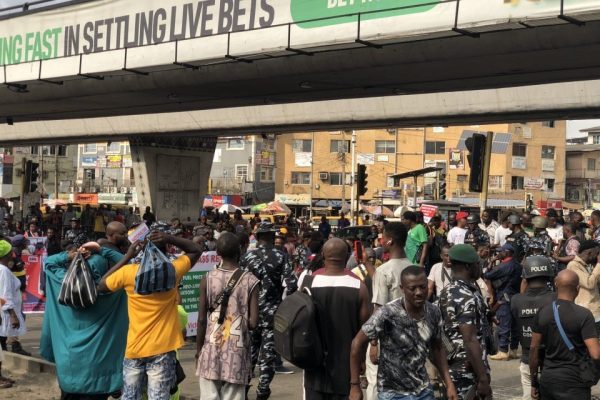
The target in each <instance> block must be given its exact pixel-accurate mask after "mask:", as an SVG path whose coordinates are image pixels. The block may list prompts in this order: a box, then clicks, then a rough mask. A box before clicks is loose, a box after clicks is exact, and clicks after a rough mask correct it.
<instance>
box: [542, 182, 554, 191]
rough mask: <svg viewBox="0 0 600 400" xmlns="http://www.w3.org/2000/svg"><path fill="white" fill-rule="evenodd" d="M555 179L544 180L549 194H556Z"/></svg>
mask: <svg viewBox="0 0 600 400" xmlns="http://www.w3.org/2000/svg"><path fill="white" fill-rule="evenodd" d="M554 181H555V180H554V179H544V186H545V187H546V190H547V191H549V192H554Z"/></svg>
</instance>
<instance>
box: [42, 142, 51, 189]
mask: <svg viewBox="0 0 600 400" xmlns="http://www.w3.org/2000/svg"><path fill="white" fill-rule="evenodd" d="M44 147H46V146H42V147H41V148H42V153H41V155H40V194H41V196H42V198H43V197H44ZM48 150H50V145H48Z"/></svg>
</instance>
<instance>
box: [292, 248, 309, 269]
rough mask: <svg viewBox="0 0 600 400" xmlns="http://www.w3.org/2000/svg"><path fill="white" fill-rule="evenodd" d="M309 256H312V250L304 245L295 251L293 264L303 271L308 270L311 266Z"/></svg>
mask: <svg viewBox="0 0 600 400" xmlns="http://www.w3.org/2000/svg"><path fill="white" fill-rule="evenodd" d="M309 256H310V249H309V248H308V247H306V246H304V245H303V244H301V245H300V246H298V247H296V250H294V255H293V256H292V263H293V266H294V268H299V269H302V270H305V269H306V268H308V264H309V260H308V257H309Z"/></svg>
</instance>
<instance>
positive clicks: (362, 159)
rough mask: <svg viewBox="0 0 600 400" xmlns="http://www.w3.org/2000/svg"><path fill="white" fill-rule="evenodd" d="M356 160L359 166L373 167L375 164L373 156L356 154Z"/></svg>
mask: <svg viewBox="0 0 600 400" xmlns="http://www.w3.org/2000/svg"><path fill="white" fill-rule="evenodd" d="M356 159H357V162H358V163H359V164H365V165H373V164H375V154H372V153H371V154H368V153H362V154H361V153H357V154H356Z"/></svg>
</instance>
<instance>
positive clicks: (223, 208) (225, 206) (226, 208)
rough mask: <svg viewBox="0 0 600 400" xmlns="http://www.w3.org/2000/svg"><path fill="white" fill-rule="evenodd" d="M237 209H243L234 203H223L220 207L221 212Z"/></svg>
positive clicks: (230, 211) (231, 211) (232, 211)
mask: <svg viewBox="0 0 600 400" xmlns="http://www.w3.org/2000/svg"><path fill="white" fill-rule="evenodd" d="M237 210H240V211H242V209H241V208H239V207H238V206H234V205H233V204H223V205H222V206H221V207H219V212H220V213H223V212H226V213H234V212H236V211H237Z"/></svg>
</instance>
